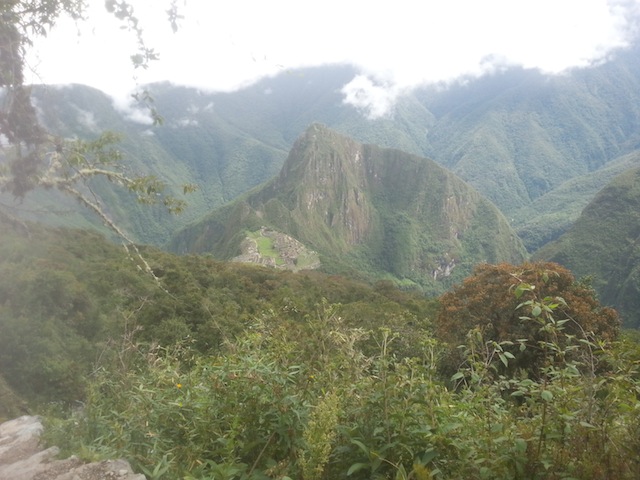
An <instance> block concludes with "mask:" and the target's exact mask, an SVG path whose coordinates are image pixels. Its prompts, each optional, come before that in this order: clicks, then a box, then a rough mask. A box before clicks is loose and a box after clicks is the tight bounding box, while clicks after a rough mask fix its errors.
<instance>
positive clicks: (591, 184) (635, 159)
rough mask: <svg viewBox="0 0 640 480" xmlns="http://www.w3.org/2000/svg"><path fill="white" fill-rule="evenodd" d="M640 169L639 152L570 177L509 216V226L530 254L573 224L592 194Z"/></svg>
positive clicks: (593, 195) (591, 197)
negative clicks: (634, 168) (632, 170)
mask: <svg viewBox="0 0 640 480" xmlns="http://www.w3.org/2000/svg"><path fill="white" fill-rule="evenodd" d="M634 166H640V150H636V151H634V152H632V153H629V154H626V155H623V156H622V157H619V158H617V159H615V160H612V161H611V162H609V163H607V164H605V165H603V166H602V167H601V168H599V169H598V170H596V171H594V172H590V173H587V174H584V175H580V176H578V177H574V178H572V179H570V180H567V181H566V182H564V183H562V184H561V185H560V186H559V187H557V188H554V189H553V190H551V191H549V192H548V193H546V194H544V195H542V196H541V197H538V198H536V199H535V200H534V201H533V202H531V203H530V204H529V205H526V206H525V207H522V208H520V209H518V210H517V211H515V212H514V213H513V218H514V219H516V220H515V221H514V222H513V226H514V228H515V229H516V231H517V232H518V235H519V236H520V238H521V239H522V241H523V242H524V243H525V245H526V247H527V249H528V250H529V251H530V252H533V251H535V250H537V249H538V248H539V247H541V246H542V245H544V244H546V243H548V242H550V241H552V240H555V239H556V238H558V237H559V236H560V235H561V234H563V233H564V232H565V231H566V230H567V229H568V228H569V227H570V226H571V225H572V224H573V222H575V221H576V220H577V219H578V217H579V216H580V214H581V213H582V210H583V209H584V208H585V207H586V206H587V205H588V204H589V202H590V201H591V200H592V199H593V197H595V195H596V194H597V193H598V192H599V191H600V190H601V189H602V188H604V187H605V185H607V184H608V183H609V182H610V181H611V180H613V179H614V178H615V177H616V176H618V175H620V174H622V173H623V172H624V171H626V170H629V169H631V168H633V167H634Z"/></svg>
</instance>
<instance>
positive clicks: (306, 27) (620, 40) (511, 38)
mask: <svg viewBox="0 0 640 480" xmlns="http://www.w3.org/2000/svg"><path fill="white" fill-rule="evenodd" d="M132 1H133V3H134V4H135V5H136V8H137V11H138V12H139V17H140V19H141V27H142V28H143V29H144V32H145V36H146V38H147V43H148V44H149V45H150V46H152V47H153V48H155V49H156V50H158V51H159V52H160V58H161V61H159V62H154V64H152V65H151V67H150V68H149V69H148V70H145V71H133V70H132V68H131V66H130V62H129V55H130V54H131V53H133V52H134V48H135V41H134V39H133V38H132V36H131V34H129V33H127V32H123V31H120V30H119V28H118V24H117V22H116V21H115V20H114V19H113V18H110V17H108V16H107V15H106V14H105V13H104V12H103V8H102V5H101V4H102V2H93V4H92V10H91V12H90V13H91V19H90V23H88V24H86V25H81V27H82V32H81V36H79V37H78V36H77V35H76V34H75V30H74V28H75V27H74V26H73V25H72V24H71V23H66V24H63V25H61V28H59V29H57V30H56V31H54V32H52V33H51V34H50V35H49V37H48V38H47V39H46V41H43V42H41V43H39V44H38V48H39V51H40V56H39V57H37V56H33V57H32V58H33V62H32V63H33V64H34V65H35V66H36V67H37V68H38V71H39V72H40V73H41V77H42V80H43V81H45V82H47V83H58V82H79V83H87V84H90V85H93V86H96V87H97V88H100V89H102V90H104V91H107V92H108V93H112V94H113V93H121V92H123V91H129V90H131V88H132V86H133V84H134V83H135V82H136V81H137V82H142V83H146V82H150V81H156V80H171V81H172V82H173V83H177V84H186V85H191V86H196V87H199V88H202V89H206V90H233V89H236V88H239V87H240V86H244V85H247V84H248V83H251V82H253V81H255V80H256V79H258V78H260V77H262V76H265V75H273V74H275V73H278V72H281V71H283V70H284V69H293V68H297V67H302V66H311V65H320V64H327V63H352V64H354V65H356V66H357V67H359V68H360V69H361V72H362V74H363V75H366V78H365V77H359V78H356V79H354V80H353V82H351V83H350V84H349V86H347V87H345V95H347V96H348V97H347V101H349V102H350V103H352V104H356V103H357V104H358V105H359V108H363V109H365V110H366V111H367V112H368V113H369V114H370V115H377V114H379V112H380V110H379V108H381V107H382V106H383V105H385V104H387V105H391V104H393V102H394V101H395V99H396V98H397V96H398V95H399V94H400V93H401V92H404V91H406V89H408V88H412V87H415V86H417V85H421V84H424V83H434V82H448V81H451V80H452V79H455V78H458V77H460V76H463V75H466V76H469V75H471V76H475V75H482V74H484V73H487V72H491V71H495V69H498V68H501V67H502V66H504V65H521V66H524V67H526V68H538V69H540V70H541V71H544V72H547V73H559V72H562V71H563V70H565V69H567V68H571V67H582V66H586V65H590V64H592V63H594V62H599V61H602V60H603V59H606V58H607V55H609V54H610V52H611V51H612V50H613V49H616V48H619V47H623V46H625V45H627V44H629V42H631V41H632V40H634V38H637V35H638V30H639V29H638V25H639V24H638V21H639V19H640V0H610V1H607V0H518V1H515V0H483V1H482V2H480V1H478V0H430V1H429V2H416V1H415V0H394V1H393V2H389V1H378V2H370V1H363V0H350V1H347V2H345V1H343V0H325V1H324V2H322V3H321V4H318V3H310V2H302V1H300V0H273V1H270V2H265V1H263V0H236V1H234V2H212V1H210V0H189V1H188V2H186V3H185V5H186V6H185V7H182V5H183V2H178V5H179V6H181V8H183V12H182V13H183V14H184V16H185V20H184V21H183V23H182V25H181V28H180V30H179V31H178V33H177V34H175V35H173V34H171V30H170V28H169V25H168V22H167V21H166V18H165V17H166V15H165V10H166V4H167V1H166V0H165V1H164V2H163V1H160V0H132ZM366 79H368V81H367V80H366Z"/></svg>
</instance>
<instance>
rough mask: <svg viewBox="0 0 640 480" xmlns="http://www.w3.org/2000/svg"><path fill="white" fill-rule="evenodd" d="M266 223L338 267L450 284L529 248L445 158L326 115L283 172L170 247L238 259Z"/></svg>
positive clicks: (423, 283)
mask: <svg viewBox="0 0 640 480" xmlns="http://www.w3.org/2000/svg"><path fill="white" fill-rule="evenodd" d="M265 226H266V227H268V228H273V229H275V230H277V231H280V232H283V233H286V234H288V235H291V236H292V237H294V238H295V239H296V240H298V241H300V242H302V243H304V244H305V245H307V246H308V247H309V248H311V249H313V250H315V251H317V252H319V254H320V258H321V263H322V264H323V265H324V267H325V268H327V269H328V270H329V271H333V272H336V273H344V272H350V273H351V274H356V275H360V276H363V275H364V276H367V275H373V276H376V277H378V278H384V277H385V276H389V277H391V278H394V279H395V280H396V281H397V282H399V283H403V282H404V283H406V284H408V285H411V284H413V285H414V286H417V285H419V286H420V287H421V288H426V289H427V290H430V289H435V290H440V289H441V288H442V287H441V283H437V278H438V276H439V275H440V277H441V279H442V277H450V278H447V281H445V282H443V283H444V284H447V285H448V284H450V283H451V282H453V281H454V279H457V280H460V279H461V278H462V277H463V276H464V274H465V273H468V271H470V268H471V266H472V264H475V263H477V262H479V261H514V262H517V261H519V260H523V259H524V257H525V251H524V247H523V246H522V244H521V242H520V240H519V239H518V238H517V235H516V234H515V233H514V232H513V231H512V230H511V228H510V227H509V225H508V223H507V222H506V219H504V217H503V216H502V214H501V213H500V212H499V211H498V209H497V208H495V206H493V205H492V204H491V203H490V202H489V201H488V200H486V199H484V198H483V197H482V196H481V195H480V194H479V193H478V192H476V191H475V190H474V189H472V188H471V187H470V186H469V185H467V184H466V183H465V182H463V181H462V180H460V179H459V178H457V177H455V175H453V174H451V173H450V172H448V171H446V170H445V169H444V168H443V167H441V166H439V165H438V164H437V163H435V162H433V161H431V160H428V159H426V158H422V157H418V156H416V155H412V154H408V153H406V152H402V151H399V150H395V149H385V148H381V147H378V146H375V145H370V144H361V143H359V142H357V141H355V140H353V139H352V138H350V137H346V136H344V135H342V134H340V133H338V132H336V131H334V130H332V129H329V128H328V127H326V126H324V125H321V124H318V123H314V124H312V125H311V126H310V127H309V128H308V129H307V131H306V132H305V133H304V134H303V135H301V136H300V137H299V138H298V140H296V142H295V143H294V146H293V147H292V149H291V152H290V153H289V156H288V158H287V160H286V161H285V163H284V165H283V167H282V170H281V172H280V174H279V175H278V176H276V177H274V178H273V179H272V180H271V181H269V182H267V183H266V184H264V186H262V187H258V188H256V189H254V190H252V191H251V192H249V193H248V194H246V195H244V196H242V197H241V198H240V199H237V200H236V201H233V202H231V203H230V204H228V205H225V206H223V207H221V208H220V209H218V210H216V211H214V212H212V213H211V214H210V215H209V216H207V217H206V218H205V219H204V220H203V221H200V222H196V223H195V224H193V225H191V226H189V227H186V228H185V229H183V230H182V231H181V232H179V233H178V234H177V235H176V236H174V238H173V240H172V241H171V243H170V244H169V249H170V250H173V251H176V252H179V253H186V252H189V253H205V252H209V253H213V254H214V255H215V256H217V257H219V258H222V259H230V258H233V257H235V256H236V255H238V253H239V252H238V248H239V245H240V243H241V241H242V240H244V238H245V237H246V233H247V232H251V231H255V230H257V229H259V228H262V227H265ZM454 269H455V274H453V275H452V270H454ZM458 272H460V273H458Z"/></svg>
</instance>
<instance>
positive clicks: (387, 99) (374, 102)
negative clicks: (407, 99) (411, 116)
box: [342, 75, 400, 120]
mask: <svg viewBox="0 0 640 480" xmlns="http://www.w3.org/2000/svg"><path fill="white" fill-rule="evenodd" d="M342 93H343V94H344V100H343V102H344V103H346V104H348V105H353V106H354V107H356V108H358V109H359V110H361V111H362V112H363V113H365V115H366V116H367V117H368V118H369V119H372V120H373V119H376V118H380V117H383V116H385V115H389V114H390V113H391V111H392V108H393V105H394V104H395V101H396V98H397V97H398V95H399V93H400V90H399V89H398V88H397V87H394V86H389V85H379V84H376V83H374V82H373V81H372V80H371V79H370V78H369V77H367V76H365V75H357V76H356V77H355V78H354V79H353V80H351V82H349V83H348V84H347V85H345V86H344V87H343V88H342Z"/></svg>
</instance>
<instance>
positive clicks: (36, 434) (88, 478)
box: [0, 416, 146, 480]
mask: <svg viewBox="0 0 640 480" xmlns="http://www.w3.org/2000/svg"><path fill="white" fill-rule="evenodd" d="M42 431H43V427H42V423H41V422H40V419H39V418H38V417H33V416H23V417H20V418H16V419H15V420H10V421H8V422H5V423H3V424H0V479H2V480H107V479H113V480H146V477H145V476H144V475H141V474H134V473H133V471H132V470H131V466H130V465H129V463H128V462H127V461H126V460H107V461H103V462H95V463H88V464H84V463H82V462H81V461H80V460H79V459H78V458H76V457H70V458H67V459H65V460H56V459H55V456H56V455H57V454H58V453H59V449H58V448H57V447H50V448H47V449H46V450H43V449H42V448H41V447H40V434H41V433H42Z"/></svg>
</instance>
